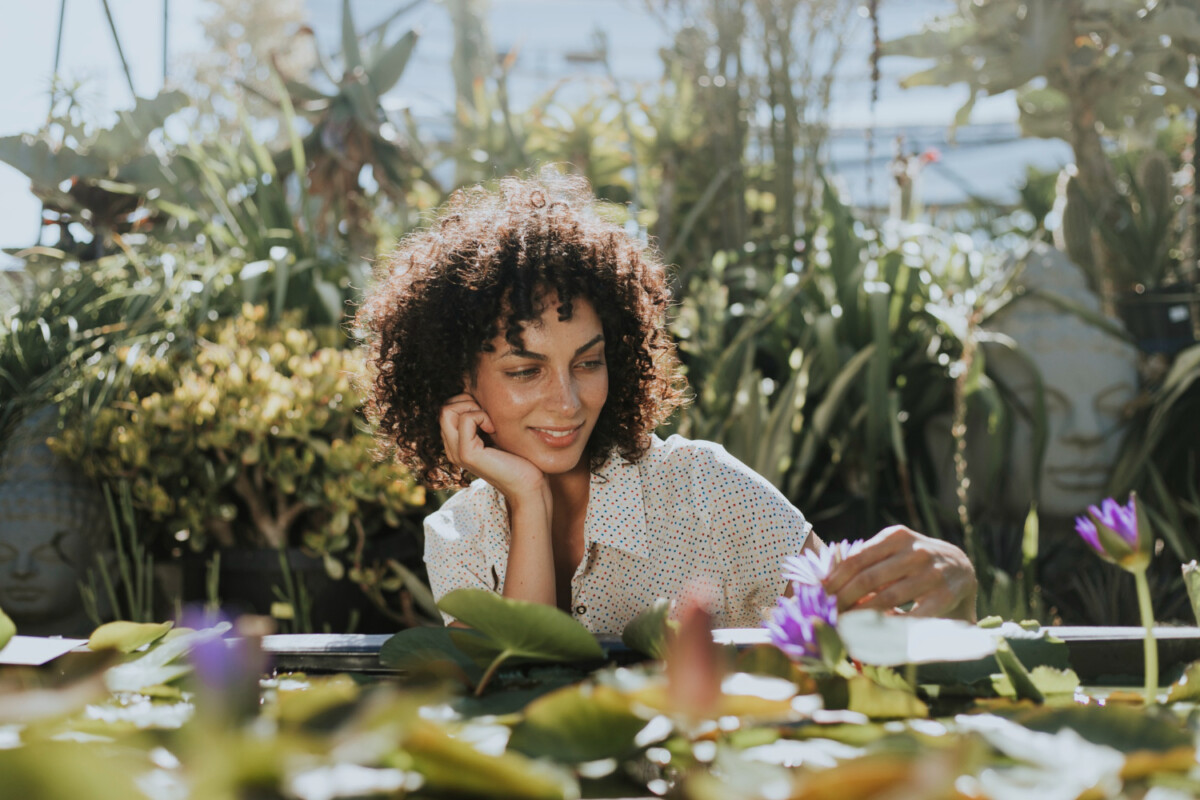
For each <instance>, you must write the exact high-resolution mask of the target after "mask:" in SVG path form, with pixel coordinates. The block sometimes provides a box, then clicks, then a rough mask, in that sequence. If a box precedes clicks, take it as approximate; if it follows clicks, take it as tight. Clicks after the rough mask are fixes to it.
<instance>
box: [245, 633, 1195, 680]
mask: <svg viewBox="0 0 1200 800" xmlns="http://www.w3.org/2000/svg"><path fill="white" fill-rule="evenodd" d="M1046 630H1047V631H1048V632H1049V633H1050V635H1051V636H1054V637H1056V638H1058V639H1061V640H1062V641H1063V642H1064V644H1065V645H1066V650H1067V660H1068V662H1069V666H1070V667H1071V668H1072V669H1074V670H1075V672H1076V673H1077V674H1078V675H1079V678H1080V680H1081V681H1083V682H1084V683H1087V684H1093V685H1106V686H1122V685H1129V686H1137V685H1141V681H1142V678H1141V673H1142V663H1143V662H1142V635H1143V629H1142V628H1137V627H1116V626H1112V627H1049V628H1047V629H1046ZM751 634H753V635H751ZM1155 635H1156V636H1157V638H1158V661H1159V665H1160V676H1159V679H1160V682H1164V683H1165V682H1167V681H1171V680H1174V679H1175V678H1176V677H1178V675H1179V673H1180V671H1181V670H1182V668H1183V667H1184V666H1186V665H1187V664H1189V663H1191V662H1192V661H1197V660H1200V628H1195V627H1159V628H1155ZM731 638H732V639H733V641H735V642H737V641H738V640H739V637H738V636H737V635H736V634H734V635H733V636H732V637H731ZM743 638H744V640H745V641H751V640H753V639H755V638H757V632H754V631H749V630H748V631H747V636H745V637H743ZM387 639H388V634H336V633H332V634H287V635H276V636H268V637H266V639H265V640H264V643H263V645H264V648H265V649H266V650H267V652H268V653H270V654H271V655H272V657H273V662H274V665H275V668H276V669H277V670H279V671H281V672H283V671H300V672H309V673H322V672H362V673H374V674H391V673H394V670H392V669H390V668H388V667H386V666H384V665H383V664H381V663H380V662H379V648H380V647H382V646H383V643H384V642H385V641H387ZM600 643H601V644H602V645H603V646H604V648H605V650H607V651H608V655H609V661H610V662H615V663H618V664H629V663H634V662H637V661H641V660H644V659H643V658H642V657H641V656H640V655H639V654H638V653H635V652H633V651H631V650H629V649H628V648H627V647H625V646H624V645H623V644H621V642H620V640H619V639H616V638H613V637H602V638H601V640H600ZM1017 651H1018V653H1020V652H1021V648H1020V647H1019V646H1018V647H1017ZM579 666H581V667H588V666H593V665H583V664H581V665H579ZM594 666H600V664H595V665H594ZM1026 666H1027V667H1029V668H1033V667H1035V666H1037V661H1036V660H1032V661H1030V663H1027V664H1026ZM1052 666H1064V665H1063V664H1061V663H1060V664H1052ZM978 667H979V669H981V670H985V671H986V672H995V671H997V669H996V667H995V666H994V664H993V663H992V662H991V661H990V660H989V659H984V660H983V661H981V662H979V664H978Z"/></svg>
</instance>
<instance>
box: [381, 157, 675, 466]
mask: <svg viewBox="0 0 1200 800" xmlns="http://www.w3.org/2000/svg"><path fill="white" fill-rule="evenodd" d="M550 291H553V292H555V293H556V294H557V295H558V299H559V304H560V305H559V318H560V319H563V320H566V319H570V318H571V315H572V301H574V300H575V299H577V298H583V299H586V300H587V301H588V302H590V303H591V304H592V306H593V307H594V308H595V309H596V313H597V315H598V316H599V317H600V321H601V325H602V326H603V331H604V342H605V344H604V350H605V360H606V362H607V365H608V376H609V387H610V388H609V394H608V398H607V400H606V401H605V403H604V406H603V408H602V409H601V412H600V417H599V419H598V420H597V422H596V427H595V428H594V430H593V431H592V435H591V438H590V439H589V440H588V444H587V450H586V453H585V455H586V457H587V459H588V467H589V469H590V470H592V471H595V470H596V469H598V468H599V467H600V466H601V465H602V464H603V463H604V461H605V460H606V459H607V458H608V457H609V455H610V454H611V453H612V452H613V451H614V450H616V451H617V452H618V453H620V454H621V455H622V456H623V457H625V458H626V459H629V460H631V461H633V460H637V459H638V458H641V456H642V455H644V454H645V452H646V451H647V449H648V448H649V446H650V435H651V433H652V432H653V430H654V429H655V428H656V427H657V426H658V425H660V424H661V423H662V422H664V421H665V420H666V419H667V418H668V417H669V416H670V415H671V413H672V412H673V411H674V410H675V409H676V408H677V407H678V406H680V405H681V404H682V403H683V402H684V388H685V384H684V382H683V379H682V377H681V376H680V372H679V362H678V360H677V358H676V355H675V347H674V344H673V342H672V341H671V339H670V337H669V336H668V334H667V332H666V330H665V327H664V321H665V315H666V310H667V306H668V303H669V301H670V289H669V288H668V285H667V278H666V271H665V269H664V268H663V265H662V263H661V262H660V261H659V259H658V257H657V256H656V255H654V254H653V253H652V252H651V251H649V250H647V249H645V248H644V247H642V246H641V245H639V244H638V243H637V242H636V241H635V240H634V239H632V238H631V237H630V236H629V235H628V234H627V233H626V232H625V231H624V230H623V229H622V228H621V227H619V226H618V225H615V224H613V223H611V222H607V221H605V220H604V219H602V218H601V216H600V215H599V214H598V213H597V203H596V200H595V199H594V197H593V196H592V193H591V188H590V186H589V185H588V183H587V181H586V180H584V179H582V178H578V177H569V176H562V175H554V174H550V173H543V174H542V176H541V177H539V178H536V179H518V178H507V179H504V180H502V181H501V182H500V184H499V187H498V190H496V191H489V190H487V189H485V188H483V187H480V186H476V187H473V188H470V189H465V190H459V191H458V192H455V193H454V195H453V196H452V197H451V198H450V200H449V201H448V203H447V204H446V205H445V206H444V207H443V208H442V209H441V211H440V213H439V214H438V216H437V218H436V219H435V221H434V222H433V224H432V225H431V226H429V227H427V228H425V229H422V230H420V231H418V232H416V233H413V234H411V235H409V236H408V237H406V238H405V239H404V240H403V241H401V242H400V244H399V245H398V246H397V248H396V250H395V251H394V252H393V253H392V254H391V256H390V257H389V258H387V259H385V260H384V261H383V262H382V264H381V269H380V271H379V273H378V274H377V276H376V285H375V286H374V288H373V289H372V291H370V292H368V294H367V297H366V298H365V300H364V301H363V305H362V307H361V308H360V310H359V312H358V316H357V322H358V326H359V328H360V330H362V331H363V332H364V334H365V336H366V342H367V346H368V348H369V354H368V355H369V358H368V362H369V366H370V373H371V374H370V376H369V380H370V392H369V395H370V399H369V401H368V410H369V413H370V415H371V417H372V419H373V420H374V421H375V422H376V423H377V425H378V430H379V435H380V438H381V440H382V442H383V444H384V446H385V449H387V450H389V451H394V454H395V456H396V457H397V458H398V459H399V460H400V462H401V463H403V464H404V465H405V466H407V467H408V468H409V469H411V470H412V471H413V472H414V474H416V475H417V476H418V478H419V479H420V480H421V481H422V482H423V483H425V484H426V485H428V486H430V487H433V488H446V487H450V486H465V485H466V483H467V481H468V478H467V475H466V473H465V471H464V470H462V469H461V468H459V467H456V466H454V465H452V464H451V463H450V462H449V461H448V460H447V457H446V453H445V451H444V449H443V443H442V436H441V427H440V422H439V418H440V413H441V408H442V405H443V404H444V403H445V402H446V401H447V400H449V399H450V398H451V397H452V396H454V395H456V394H459V393H461V392H462V391H463V390H464V387H463V381H464V378H465V376H468V375H472V374H474V370H475V368H476V365H477V364H478V359H479V356H480V354H481V353H483V352H486V351H490V350H491V341H492V340H493V339H494V338H495V337H497V336H499V335H501V334H503V336H504V338H505V340H507V341H508V342H509V343H510V344H512V345H514V346H517V347H520V346H521V345H522V339H521V336H522V331H523V329H524V325H525V324H526V323H528V322H531V321H533V320H536V319H538V318H539V317H540V315H541V313H542V306H543V303H542V299H543V297H544V296H545V295H546V294H547V293H548V292H550Z"/></svg>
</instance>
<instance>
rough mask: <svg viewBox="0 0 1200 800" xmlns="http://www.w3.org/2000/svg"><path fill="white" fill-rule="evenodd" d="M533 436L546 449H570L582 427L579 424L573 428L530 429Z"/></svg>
mask: <svg viewBox="0 0 1200 800" xmlns="http://www.w3.org/2000/svg"><path fill="white" fill-rule="evenodd" d="M529 430H531V431H533V435H534V436H536V437H537V438H538V440H539V441H540V442H541V443H542V444H544V445H546V446H547V447H555V448H562V447H570V446H571V445H573V444H575V442H576V440H578V439H579V434H580V432H581V431H582V430H583V425H582V424H579V425H576V426H575V427H573V428H530V429H529Z"/></svg>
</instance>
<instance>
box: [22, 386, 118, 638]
mask: <svg viewBox="0 0 1200 800" xmlns="http://www.w3.org/2000/svg"><path fill="white" fill-rule="evenodd" d="M54 418H55V417H54V414H53V409H49V410H43V411H41V412H38V413H36V414H34V415H33V416H31V417H29V418H28V419H26V420H24V421H23V422H22V423H21V424H20V425H18V427H17V429H16V430H15V431H14V433H13V435H12V436H11V437H10V438H9V441H7V442H5V443H4V446H3V451H2V452H0V608H3V609H4V611H5V613H6V614H8V615H9V616H10V617H12V619H13V621H14V622H15V623H16V625H17V632H18V633H21V634H25V635H34V636H39V635H40V636H45V635H54V634H59V635H64V636H85V635H87V634H88V633H89V632H90V631H91V630H92V628H93V627H94V624H93V623H92V621H91V620H90V619H89V618H88V616H87V614H86V612H85V608H84V604H83V598H82V594H81V592H80V589H79V584H80V583H81V582H86V581H87V576H88V570H89V569H92V570H94V569H96V567H97V561H96V559H97V557H100V558H109V559H111V552H110V551H109V548H108V541H107V539H108V537H107V533H108V524H107V512H106V511H105V510H104V506H105V504H104V502H103V498H102V497H101V496H100V494H99V492H98V490H97V489H96V487H95V486H94V485H93V484H91V483H90V482H88V481H87V480H86V479H85V478H84V477H83V476H82V475H80V474H79V473H78V472H77V471H76V470H75V469H74V468H73V467H72V465H70V464H69V463H66V462H65V461H63V460H62V459H60V458H58V457H57V456H55V455H54V454H53V453H52V452H51V451H50V448H49V447H47V446H46V444H45V440H46V437H47V436H49V435H50V434H51V433H52V432H53V422H54Z"/></svg>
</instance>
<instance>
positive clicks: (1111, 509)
mask: <svg viewBox="0 0 1200 800" xmlns="http://www.w3.org/2000/svg"><path fill="white" fill-rule="evenodd" d="M1087 510H1088V513H1086V514H1083V515H1081V516H1078V517H1076V518H1075V532H1076V533H1078V534H1079V535H1080V536H1081V537H1082V538H1083V540H1084V541H1085V542H1087V543H1088V545H1090V546H1091V548H1092V549H1093V550H1095V551H1096V552H1097V553H1099V554H1100V555H1101V556H1104V557H1105V558H1109V559H1113V560H1116V561H1120V560H1121V556H1122V554H1121V553H1113V552H1109V549H1108V548H1105V546H1104V544H1103V542H1102V541H1101V537H1100V529H1099V528H1098V527H1097V526H1098V525H1100V526H1103V527H1104V528H1107V529H1108V530H1109V531H1111V532H1112V533H1114V534H1116V535H1117V536H1119V537H1120V538H1121V540H1122V541H1124V542H1125V544H1127V545H1129V547H1130V549H1131V550H1134V551H1136V550H1138V549H1139V546H1138V513H1137V498H1136V496H1135V495H1132V494H1131V495H1130V496H1129V502H1128V503H1126V504H1125V505H1121V504H1120V503H1118V502H1117V501H1116V500H1114V499H1112V498H1111V497H1106V498H1104V500H1103V501H1101V503H1100V505H1099V507H1097V506H1088V509H1087Z"/></svg>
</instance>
